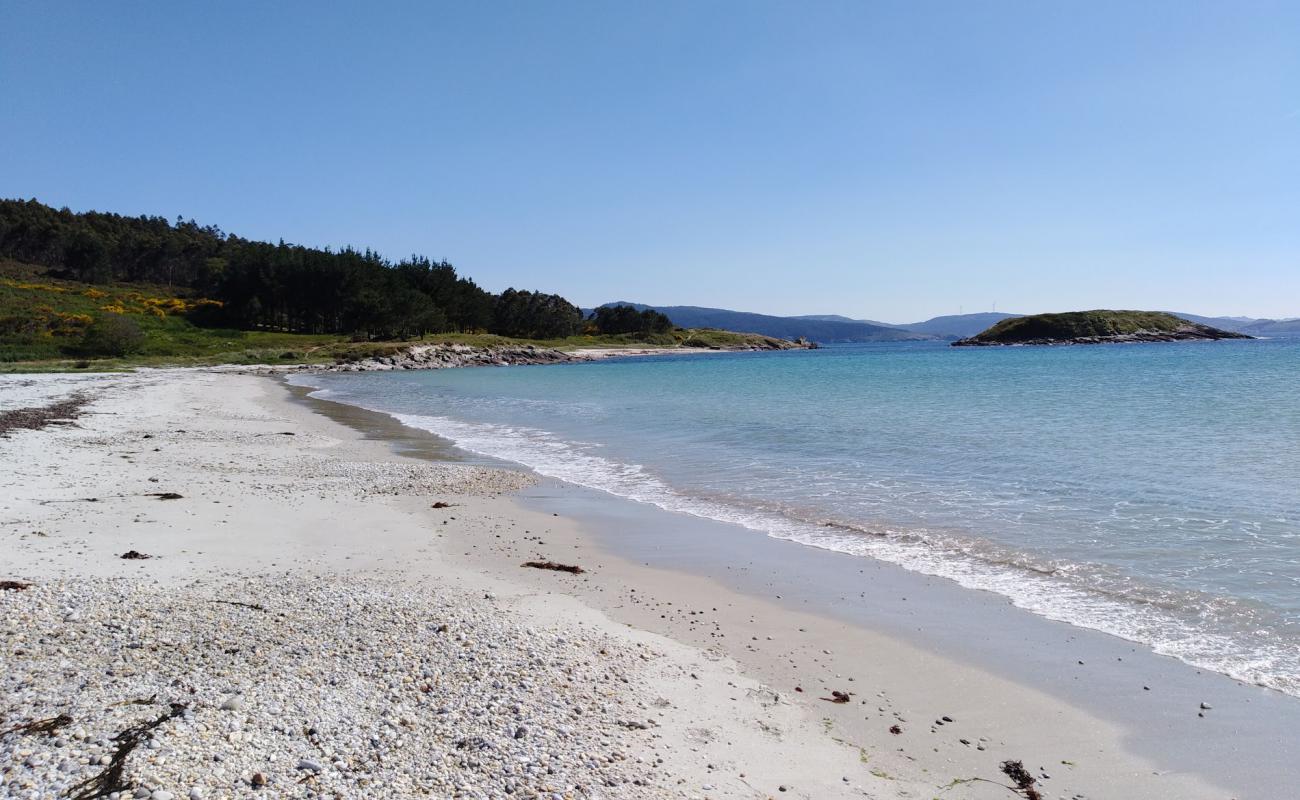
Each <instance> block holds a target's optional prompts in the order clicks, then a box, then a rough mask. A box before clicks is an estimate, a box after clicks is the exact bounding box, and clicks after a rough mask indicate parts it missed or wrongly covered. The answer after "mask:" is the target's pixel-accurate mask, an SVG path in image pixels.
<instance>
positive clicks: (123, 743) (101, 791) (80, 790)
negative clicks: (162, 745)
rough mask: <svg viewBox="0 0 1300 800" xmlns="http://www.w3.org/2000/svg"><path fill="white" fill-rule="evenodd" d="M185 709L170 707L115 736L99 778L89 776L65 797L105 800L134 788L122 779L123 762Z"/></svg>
mask: <svg viewBox="0 0 1300 800" xmlns="http://www.w3.org/2000/svg"><path fill="white" fill-rule="evenodd" d="M187 707H188V706H186V705H185V704H184V703H172V704H171V709H170V710H169V711H168V712H167V713H166V714H163V715H162V716H160V717H158V718H157V719H155V720H150V721H148V722H141V723H140V724H138V725H132V726H131V727H130V728H127V729H126V730H124V731H122V732H121V733H119V734H117V735H116V736H114V737H113V741H114V742H117V749H116V750H114V751H113V756H112V760H110V761H109V762H108V766H106V767H104V771H103V772H100V773H99V774H98V775H92V776H91V777H89V778H87V779H86V780H84V781H82V782H81V783H79V784H77V785H76V786H73V787H72V788H71V789H69V790H68V796H69V797H71V798H72V800H95V798H98V797H108V796H109V795H110V794H112V793H114V792H129V791H132V790H133V789H134V788H135V785H134V784H132V783H131V782H130V781H127V780H126V779H125V778H124V777H123V775H122V773H123V772H125V771H126V759H127V758H128V757H129V756H130V755H131V752H132V751H133V750H135V749H136V748H137V747H139V746H140V744H141V743H142V742H144V741H145V740H146V739H147V738H149V734H150V733H151V732H152V731H153V730H154V729H155V728H157V727H158V726H160V725H162V724H163V723H165V722H167V721H168V720H172V719H175V718H176V717H179V716H180V715H181V714H183V713H185V709H186V708H187Z"/></svg>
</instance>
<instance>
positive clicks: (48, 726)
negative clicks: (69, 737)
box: [0, 714, 72, 736]
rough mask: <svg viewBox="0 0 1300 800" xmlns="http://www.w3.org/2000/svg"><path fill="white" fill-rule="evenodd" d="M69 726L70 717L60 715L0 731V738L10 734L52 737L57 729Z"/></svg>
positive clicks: (70, 722)
mask: <svg viewBox="0 0 1300 800" xmlns="http://www.w3.org/2000/svg"><path fill="white" fill-rule="evenodd" d="M71 724H72V717H69V716H68V715H67V714H60V715H58V716H57V717H50V718H48V719H37V720H32V721H31V722H24V723H23V724H22V725H15V726H14V727H12V728H10V729H9V730H7V731H0V736H8V735H9V734H11V733H21V734H23V735H26V736H53V735H54V734H55V732H56V731H58V730H59V728H66V727H67V726H69V725H71Z"/></svg>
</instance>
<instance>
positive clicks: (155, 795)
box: [149, 789, 176, 800]
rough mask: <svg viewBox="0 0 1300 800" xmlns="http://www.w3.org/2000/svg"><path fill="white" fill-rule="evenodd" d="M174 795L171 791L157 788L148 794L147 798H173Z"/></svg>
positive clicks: (171, 799)
mask: <svg viewBox="0 0 1300 800" xmlns="http://www.w3.org/2000/svg"><path fill="white" fill-rule="evenodd" d="M175 797H176V795H174V794H172V793H171V792H168V791H164V790H162V789H158V790H157V791H155V792H154V793H153V794H151V795H149V800H173V798H175Z"/></svg>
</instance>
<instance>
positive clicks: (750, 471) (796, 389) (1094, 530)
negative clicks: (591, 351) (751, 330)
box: [295, 340, 1300, 695]
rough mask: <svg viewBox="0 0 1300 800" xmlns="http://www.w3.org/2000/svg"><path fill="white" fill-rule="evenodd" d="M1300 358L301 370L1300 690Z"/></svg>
mask: <svg viewBox="0 0 1300 800" xmlns="http://www.w3.org/2000/svg"><path fill="white" fill-rule="evenodd" d="M1298 370H1300V340H1290V341H1288V340H1261V341H1248V342H1217V343H1186V344H1155V345H1117V346H1095V347H1060V348H987V349H965V348H950V347H946V346H943V345H938V344H928V343H923V344H889V345H872V346H845V347H830V348H825V349H822V350H817V351H794V352H784V353H730V354H713V355H704V356H667V357H655V358H644V359H628V360H620V361H608V362H598V363H590V364H575V365H558V366H548V367H509V368H497V369H463V370H441V371H433V372H397V373H362V374H330V375H313V376H306V377H300V378H295V382H301V383H305V384H308V385H312V386H315V387H318V388H319V389H320V390H321V393H320V396H323V397H326V398H329V399H334V400H338V401H342V402H348V403H352V404H356V405H361V406H365V407H367V408H372V409H375V410H379V411H385V412H389V413H391V414H393V415H394V416H396V417H397V418H398V419H400V420H401V421H402V422H404V423H406V424H408V425H412V426H415V427H419V428H423V429H425V430H428V431H431V432H433V433H436V434H438V435H441V436H443V437H446V438H448V439H451V440H452V441H454V442H456V443H457V444H459V445H460V446H461V447H462V448H465V449H467V450H471V451H474V452H477V453H481V454H484V455H489V456H493V457H496V458H500V459H506V460H510V461H515V462H518V463H521V464H525V465H527V466H529V467H531V468H533V469H535V470H536V471H538V472H539V473H542V474H544V475H548V476H551V477H555V478H560V479H563V480H566V481H571V482H573V483H577V484H581V485H583V486H587V487H591V488H595V489H600V490H604V491H607V492H610V493H612V494H615V495H619V496H621V497H626V498H631V499H633V500H637V501H641V502H645V503H651V504H654V505H657V506H660V507H662V508H665V509H668V510H671V511H676V512H683V513H688V514H695V515H698V516H703V517H710V518H715V519H721V520H726V521H730V522H734V523H738V524H740V525H743V526H745V527H748V528H751V529H753V530H754V531H755V535H761V534H766V535H769V536H774V537H778V538H782V539H789V540H791V541H794V542H799V543H802V544H804V545H809V546H815V547H823V548H828V549H833V550H838V551H842V552H845V553H850V554H854V555H859V556H862V557H872V558H879V559H884V560H887V561H891V562H894V563H897V564H901V565H903V566H905V567H907V568H909V569H913V570H917V571H920V572H924V573H928V574H933V575H938V576H943V577H947V578H951V579H953V580H955V581H958V582H959V583H961V584H963V585H966V586H969V587H972V588H978V589H984V590H988V591H992V592H997V593H999V594H1002V595H1004V596H1006V597H1007V598H1009V599H1010V600H1011V601H1012V602H1014V603H1015V604H1017V605H1019V606H1021V607H1023V608H1026V609H1029V610H1031V611H1034V612H1036V613H1039V614H1042V615H1044V616H1048V617H1051V618H1054V619H1059V620H1063V621H1067V622H1070V623H1073V624H1076V625H1081V626H1085V627H1089V628H1095V629H1098V630H1102V631H1106V632H1109V633H1112V634H1115V635H1118V636H1123V637H1125V638H1129V639H1132V640H1135V641H1139V642H1143V643H1145V644H1148V645H1150V646H1151V647H1153V648H1154V649H1155V650H1157V651H1158V652H1161V653H1165V654H1168V655H1172V656H1176V657H1178V658H1181V659H1183V660H1185V661H1188V662H1190V663H1193V664H1197V665H1199V666H1203V667H1207V668H1210V669H1214V670H1218V671H1221V672H1224V673H1227V674H1230V675H1232V676H1234V677H1237V678H1240V679H1243V680H1248V681H1252V682H1257V683H1260V684H1263V685H1267V686H1271V687H1274V688H1278V689H1281V690H1283V691H1286V692H1289V693H1291V694H1297V695H1300V398H1297V389H1300V380H1298V375H1300V372H1298ZM808 579H809V580H815V579H816V576H808Z"/></svg>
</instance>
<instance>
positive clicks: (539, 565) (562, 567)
mask: <svg viewBox="0 0 1300 800" xmlns="http://www.w3.org/2000/svg"><path fill="white" fill-rule="evenodd" d="M522 566H525V567H532V568H533V569H549V570H553V571H555V572H568V573H570V574H573V575H581V574H582V573H584V572H586V570H585V569H583V568H582V567H579V566H576V565H574V564H557V563H555V562H554V561H525V562H524V563H523V564H522Z"/></svg>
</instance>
